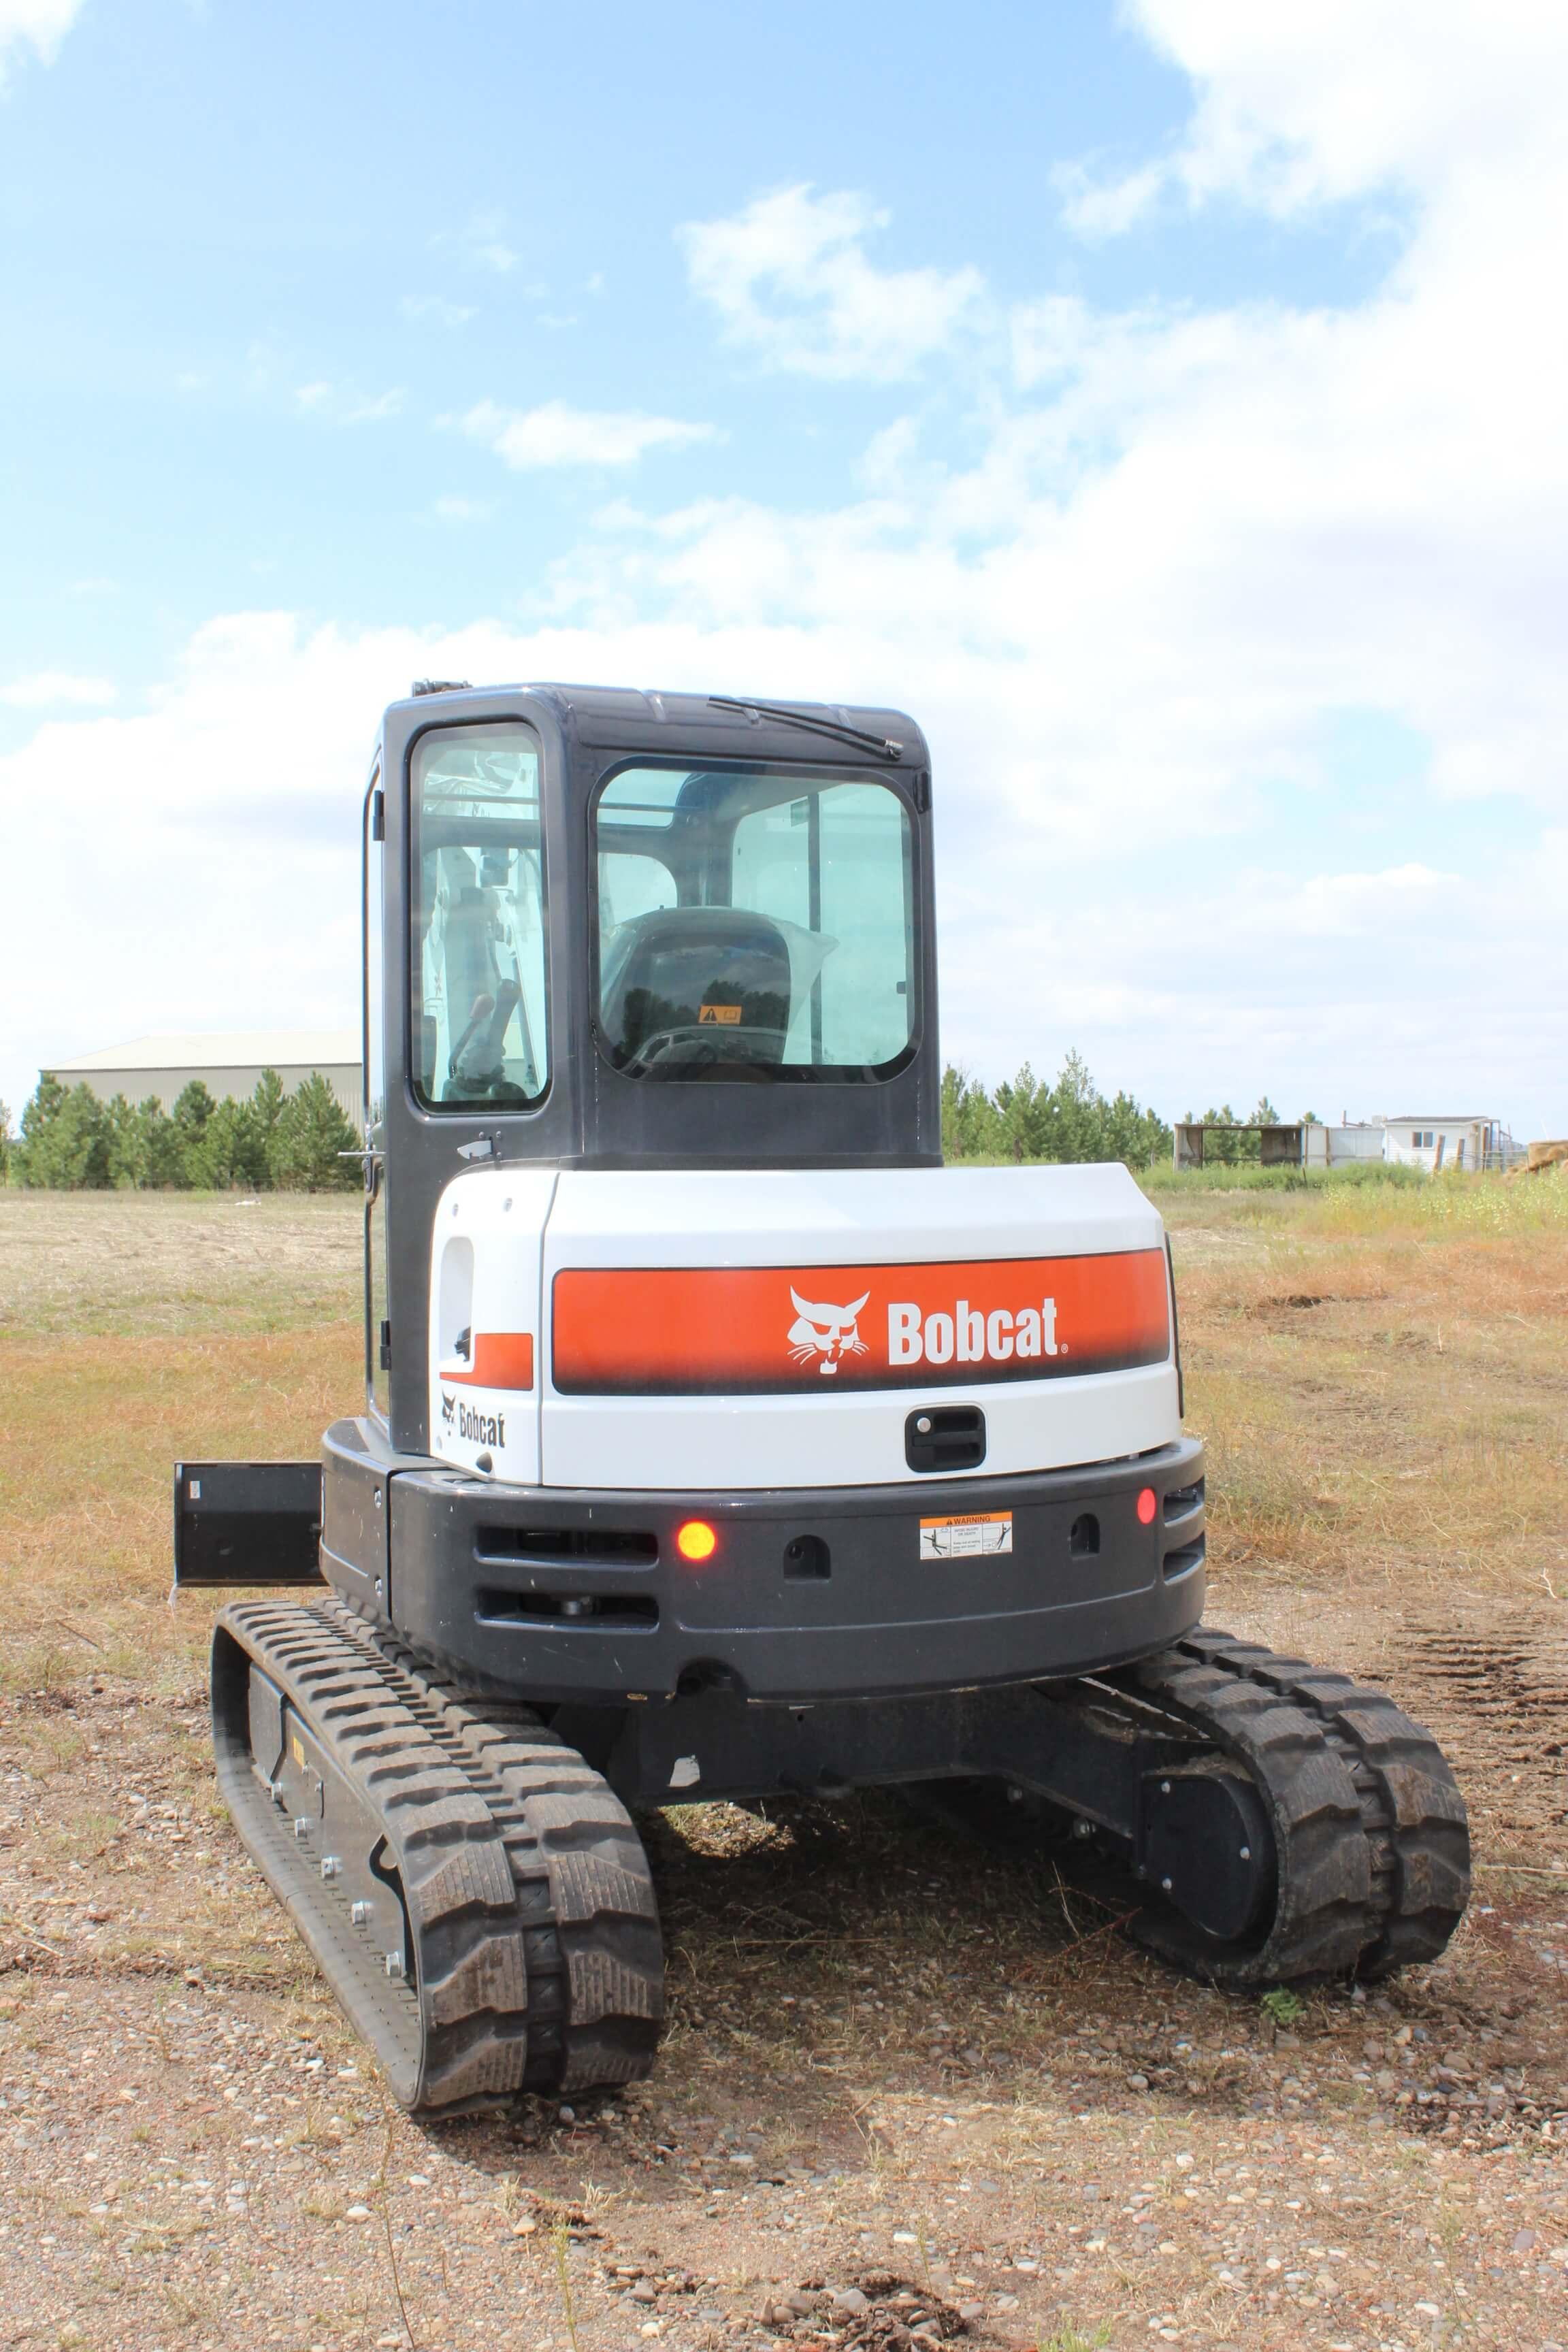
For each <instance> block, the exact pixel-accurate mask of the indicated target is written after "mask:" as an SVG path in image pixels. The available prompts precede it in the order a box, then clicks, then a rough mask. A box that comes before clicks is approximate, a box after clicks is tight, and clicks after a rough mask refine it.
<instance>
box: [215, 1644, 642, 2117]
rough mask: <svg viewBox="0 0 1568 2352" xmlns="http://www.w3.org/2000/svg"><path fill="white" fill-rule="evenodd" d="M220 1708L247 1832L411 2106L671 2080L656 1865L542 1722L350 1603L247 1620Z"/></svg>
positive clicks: (218, 1680)
mask: <svg viewBox="0 0 1568 2352" xmlns="http://www.w3.org/2000/svg"><path fill="white" fill-rule="evenodd" d="M212 1693H213V1731H214V1743H215V1747H216V1759H217V1771H218V1780H219V1785H220V1787H221V1789H222V1790H223V1794H224V1798H225V1801H226V1803H227V1805H228V1808H229V1811H230V1812H231V1814H232V1815H233V1817H234V1821H235V1823H236V1826H237V1828H238V1830H239V1832H240V1835H241V1836H242V1838H243V1839H244V1841H245V1843H246V1845H247V1847H248V1849H249V1851H250V1853H252V1854H253V1855H254V1857H255V1859H256V1861H257V1862H258V1864H259V1865H260V1867H261V1869H262V1870H263V1871H264V1872H265V1874H266V1875H267V1878H268V1882H269V1884H270V1885H271V1886H272V1888H273V1891H274V1893H275V1894H277V1895H279V1898H280V1899H281V1901H282V1902H283V1903H284V1905H285V1906H286V1907H287V1908H288V1910H289V1913H290V1915H291V1916H292V1917H293V1919H294V1921H295V1923H296V1925H297V1926H298V1927H299V1928H300V1933H301V1934H302V1935H303V1936H304V1937H305V1940H306V1942H307V1943H308V1944H309V1945H310V1949H311V1951H312V1952H313V1953H314V1955H315V1957H316V1958H317V1960H318V1962H319V1963H320V1965H321V1969H322V1971H323V1973H324V1974H325V1975H326V1977H327V1979H328V1981H329V1982H330V1983H331V1987H332V1990H333V1991H334V1992H335V1993H336V1994H337V1996H338V1999H339V2000H341V2001H342V2005H343V2008H344V2010H345V2011H347V2013H348V2016H349V2017H350V2019H351V2021H353V2024H354V2026H355V2027H356V2028H357V2029H358V2031H359V2032H361V2033H362V2034H363V2036H364V2038H365V2039H366V2040H367V2041H368V2042H370V2043H371V2044H372V2046H373V2047H374V2050H375V2052H376V2053H377V2055H378V2057H379V2058H380V2059H381V2061H382V2063H383V2064H384V2067H385V2068H386V2072H387V2075H388V2078H389V2080H390V2082H391V2084H392V2088H393V2091H394V2093H395V2096H396V2097H397V2098H398V2100H399V2101H400V2102H401V2104H402V2105H404V2106H405V2107H407V2108H409V2109H410V2110H412V2111H414V2112H416V2113H418V2114H424V2115H445V2116H450V2115H461V2114H468V2113H472V2112H474V2111H475V2110H477V2109H481V2108H487V2107H496V2106H501V2105H506V2104H507V2102H508V2101H509V2100H510V2099H512V2098H514V2097H515V2096H516V2095H517V2094H518V2093H519V2092H521V2091H541V2092H546V2093H554V2094H559V2093H563V2092H571V2091H580V2090H584V2089H587V2088H589V2087H590V2086H592V2085H594V2084H616V2083H626V2082H631V2081H635V2080H637V2078H639V2077H640V2076H642V2075H643V2074H647V2071H648V2069H649V2067H650V2066H651V2064H652V2063H653V2058H654V2053H655V2050H656V2047H657V2044H658V2032H659V2025H660V2021H661V2020H662V2017H663V2012H664V1973H663V1954H662V1948H661V1943H660V1937H659V1929H658V1909H657V1906H656V1904H655V1900H654V1893H653V1885H652V1881H651V1878H650V1875H649V1873H648V1866H647V1857H646V1855H645V1854H644V1852H643V1848H642V1843H641V1841H640V1840H639V1838H638V1837H637V1832H636V1831H635V1830H634V1829H633V1827H632V1824H631V1821H630V1818H629V1816H628V1815H627V1813H626V1809H625V1807H624V1806H623V1805H622V1804H621V1802H620V1800H619V1799H618V1798H617V1797H616V1796H615V1795H614V1793H613V1792H612V1791H611V1790H610V1789H609V1787H608V1786H607V1784H606V1783H605V1780H603V1779H602V1777H601V1776H600V1775H599V1774H598V1773H597V1772H595V1771H593V1770H592V1769H590V1768H589V1766H588V1765H586V1764H585V1763H584V1760H583V1759H582V1757H581V1756H579V1755H578V1753H577V1751H576V1750H575V1749H574V1748H568V1747H566V1746H565V1745H564V1744H563V1742H562V1741H560V1740H558V1739H557V1738H555V1737H554V1735H553V1734H552V1732H550V1731H549V1730H548V1729H546V1728H545V1727H544V1726H543V1725H542V1724H541V1723H540V1722H539V1720H538V1718H537V1717H535V1716H534V1715H533V1714H532V1713H531V1711H530V1709H529V1708H527V1707H525V1706H520V1705H516V1704H514V1703H511V1702H510V1701H507V1700H490V1699H485V1698H479V1697H476V1696H473V1695H471V1694H466V1693H461V1692H458V1691H455V1690H452V1689H449V1688H447V1687H445V1686H444V1685H442V1684H440V1683H438V1682H437V1681H435V1680H434V1679H432V1678H431V1676H430V1675H427V1674H426V1673H425V1672H423V1671H422V1670H420V1669H419V1668H418V1667H417V1666H416V1664H414V1662H413V1660H412V1659H411V1657H410V1656H409V1654H407V1653H406V1652H405V1651H402V1650H401V1649H400V1648H396V1647H393V1646H390V1645H388V1646H384V1645H383V1644H382V1643H380V1642H379V1641H378V1640H377V1638H376V1636H375V1635H374V1633H373V1632H372V1630H371V1629H370V1627H368V1626H367V1625H365V1624H363V1622H361V1621H360V1620H359V1619H358V1618H356V1617H354V1616H353V1614H352V1613H351V1612H349V1611H348V1610H346V1609H344V1608H343V1607H342V1605H341V1603H339V1602H337V1601H320V1602H316V1603H311V1604H308V1605H307V1604H300V1603H297V1602H285V1603H278V1602H268V1601H256V1602H247V1603H243V1604H240V1605H238V1606H237V1607H233V1608H229V1609H226V1610H225V1611H224V1612H223V1613H222V1615H221V1616H220V1618H219V1619H218V1622H217V1625H216V1629H215V1633H214V1637H213V1661H212Z"/></svg>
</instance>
